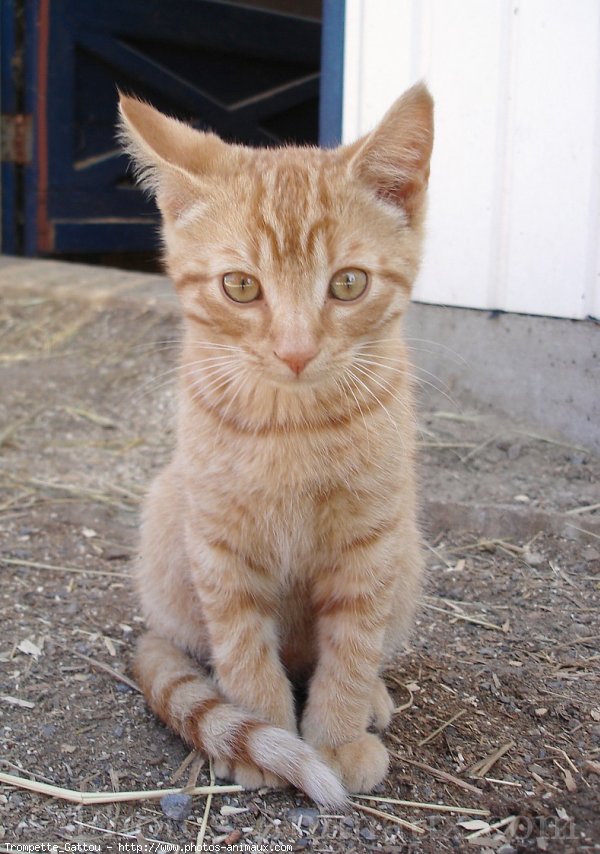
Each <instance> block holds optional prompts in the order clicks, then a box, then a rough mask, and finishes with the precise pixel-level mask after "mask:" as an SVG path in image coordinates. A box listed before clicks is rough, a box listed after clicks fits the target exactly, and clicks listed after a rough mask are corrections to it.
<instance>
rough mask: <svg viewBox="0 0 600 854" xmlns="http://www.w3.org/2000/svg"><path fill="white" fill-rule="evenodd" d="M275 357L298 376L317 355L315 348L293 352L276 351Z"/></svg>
mask: <svg viewBox="0 0 600 854" xmlns="http://www.w3.org/2000/svg"><path fill="white" fill-rule="evenodd" d="M274 352H275V355H276V356H277V358H278V359H281V361H282V362H285V363H286V365H288V366H289V367H290V368H291V369H292V371H293V372H294V373H295V374H296V376H299V375H300V374H301V373H302V371H303V370H304V368H305V367H306V366H307V365H308V363H309V362H310V361H311V359H314V357H315V356H316V355H317V348H316V347H310V348H306V349H294V350H284V349H280V350H279V352H278V351H277V350H275V351H274Z"/></svg>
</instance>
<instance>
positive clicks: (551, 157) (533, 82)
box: [343, 0, 600, 318]
mask: <svg viewBox="0 0 600 854" xmlns="http://www.w3.org/2000/svg"><path fill="white" fill-rule="evenodd" d="M419 79H425V80H426V82H427V83H428V85H429V87H430V89H431V91H432V93H433V95H434V98H435V100H436V143H435V147H434V157H433V163H432V174H431V184H430V188H431V190H430V208H429V236H428V242H427V247H426V260H425V263H424V266H423V270H422V273H421V276H420V279H419V283H418V285H417V290H416V294H415V296H416V298H417V299H419V300H422V301H424V302H433V303H441V304H448V305H461V306H468V307H472V308H488V309H492V308H499V309H504V310H507V311H515V312H525V313H532V314H545V315H550V316H556V317H573V318H583V317H586V316H588V315H593V316H596V317H600V2H599V0H346V33H345V57H344V121H343V138H344V141H350V140H352V139H355V138H356V137H357V136H359V135H360V134H361V133H364V132H365V131H367V130H369V129H370V128H372V127H373V126H374V125H375V124H376V122H377V120H378V119H379V118H380V117H381V115H382V114H383V113H384V111H385V110H386V109H387V107H388V106H389V105H390V104H391V102H392V101H393V100H394V99H395V98H396V97H397V96H398V95H399V94H400V93H401V92H402V91H404V89H406V88H407V87H408V86H410V85H411V84H412V83H414V82H415V81H416V80H419Z"/></svg>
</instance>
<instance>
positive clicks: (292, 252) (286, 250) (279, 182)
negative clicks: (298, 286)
mask: <svg viewBox="0 0 600 854" xmlns="http://www.w3.org/2000/svg"><path fill="white" fill-rule="evenodd" d="M257 165H258V164H257ZM311 166H312V168H310V167H306V168H305V167H303V166H301V165H298V164H290V163H286V164H281V165H279V166H277V167H271V168H270V169H268V170H265V171H264V172H262V173H261V172H260V171H259V169H257V172H256V176H255V194H254V199H253V208H254V210H253V214H254V217H253V223H252V227H253V229H255V241H256V246H257V249H258V253H259V258H258V263H259V266H260V267H261V268H264V267H275V268H278V269H285V270H293V269H298V268H307V267H308V268H310V267H314V266H315V264H319V263H321V264H322V263H323V262H326V261H327V258H328V255H329V254H330V249H331V247H330V243H331V238H332V233H333V225H334V223H333V216H332V203H331V189H330V181H331V176H330V175H328V172H327V170H325V169H323V168H315V166H314V165H312V164H311Z"/></svg>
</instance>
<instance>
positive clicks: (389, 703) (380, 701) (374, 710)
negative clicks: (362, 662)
mask: <svg viewBox="0 0 600 854" xmlns="http://www.w3.org/2000/svg"><path fill="white" fill-rule="evenodd" d="M393 711H394V703H393V700H392V698H391V697H390V695H389V693H388V689H387V688H386V687H385V684H384V681H383V679H381V677H379V678H377V679H376V680H375V684H374V686H373V692H372V694H371V723H372V724H373V726H374V727H375V729H377V730H379V731H380V732H382V731H383V730H384V729H387V727H388V726H389V725H390V721H391V719H392V714H393Z"/></svg>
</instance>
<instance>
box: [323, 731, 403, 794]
mask: <svg viewBox="0 0 600 854" xmlns="http://www.w3.org/2000/svg"><path fill="white" fill-rule="evenodd" d="M319 753H320V754H321V756H322V757H323V759H324V760H325V762H327V764H328V765H329V766H330V767H331V768H332V769H333V770H334V771H336V772H337V773H338V774H339V776H340V777H341V779H342V783H343V784H344V786H346V788H347V789H348V791H349V792H370V791H371V789H372V788H373V787H374V786H376V785H377V784H378V783H381V781H382V780H383V778H384V777H385V775H386V773H387V769H388V764H389V757H388V752H387V750H386V749H385V747H384V746H383V744H382V743H381V741H380V740H379V739H378V738H377V736H376V735H371V734H370V733H365V734H364V735H362V736H361V737H360V738H357V739H356V740H355V741H348V742H346V743H345V744H340V745H339V746H338V747H321V748H320V749H319Z"/></svg>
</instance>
